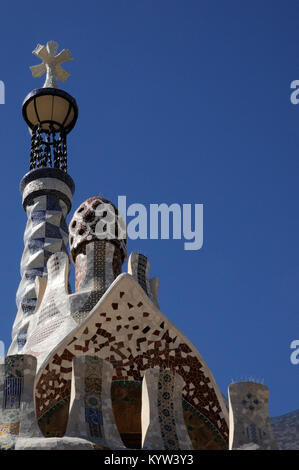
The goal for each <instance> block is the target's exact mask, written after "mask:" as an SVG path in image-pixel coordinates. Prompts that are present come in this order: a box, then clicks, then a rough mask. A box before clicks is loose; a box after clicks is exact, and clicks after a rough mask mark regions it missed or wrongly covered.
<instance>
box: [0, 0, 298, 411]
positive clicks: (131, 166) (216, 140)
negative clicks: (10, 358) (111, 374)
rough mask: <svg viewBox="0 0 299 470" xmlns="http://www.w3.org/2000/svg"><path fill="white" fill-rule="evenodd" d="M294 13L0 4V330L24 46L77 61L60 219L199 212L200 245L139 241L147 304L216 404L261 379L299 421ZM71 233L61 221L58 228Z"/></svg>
mask: <svg viewBox="0 0 299 470" xmlns="http://www.w3.org/2000/svg"><path fill="white" fill-rule="evenodd" d="M298 14H299V5H298V2H297V1H292V0H288V1H285V0H280V1H277V0H262V1H261V0H250V1H249V0H247V1H242V2H240V1H233V0H226V1H225V2H224V1H222V0H217V1H215V0H206V1H204V0H197V1H193V0H192V1H191V0H186V1H183V0H160V1H158V0H156V1H150V0H146V1H145V0H143V1H141V0H139V1H135V0H126V1H121V0H114V1H108V0H106V1H102V0H100V1H99V0H97V1H90V0H86V1H84V2H76V1H75V2H74V1H65V0H62V1H61V2H40V1H39V2H33V1H30V0H26V1H25V2H24V1H18V2H16V1H10V2H2V3H1V11H0V15H1V28H0V50H1V67H0V80H3V82H4V83H5V86H6V104H4V105H0V155H1V186H0V198H1V204H2V223H1V231H0V240H1V264H2V266H1V270H0V289H1V326H0V339H1V340H2V341H4V342H5V344H6V348H8V346H9V344H10V333H11V328H12V324H13V321H14V318H15V315H16V306H15V293H16V290H17V287H18V284H19V281H20V274H19V263H20V259H21V255H22V250H23V231H24V228H25V223H26V217H25V213H24V211H23V209H22V206H21V196H20V193H19V189H18V185H19V180H20V179H21V178H22V176H23V175H24V174H25V173H26V172H27V171H28V169H29V151H30V138H29V134H28V131H27V128H26V125H25V123H24V121H23V119H22V116H21V106H22V101H23V99H24V98H25V96H26V95H27V93H28V92H29V91H31V90H32V89H33V88H38V87H41V86H42V85H43V79H33V78H32V76H31V72H30V70H29V66H30V65H35V64H37V63H39V61H38V60H37V58H36V57H34V56H33V55H32V54H31V51H32V50H33V49H34V48H35V46H36V45H37V43H40V44H45V43H46V42H47V41H48V40H52V39H53V40H55V41H57V42H58V43H59V44H60V47H61V48H69V49H70V50H71V51H72V54H73V56H74V58H75V60H74V61H73V62H71V63H68V64H65V69H67V70H68V71H69V72H70V73H71V77H70V78H69V79H68V80H67V82H66V83H65V84H64V85H63V86H62V88H64V89H65V90H66V91H68V92H69V93H71V94H72V95H73V96H74V97H75V98H76V100H77V102H78V105H79V119H78V122H77V125H76V127H75V129H74V130H73V131H72V133H71V134H70V136H69V139H68V149H69V154H68V159H69V173H70V175H71V176H72V177H73V179H74V180H75V183H76V193H75V196H74V201H73V209H76V207H78V205H79V204H80V203H81V202H82V201H83V200H84V199H86V198H87V197H90V196H94V195H97V194H99V193H100V194H102V195H103V196H104V197H106V198H108V199H110V200H111V201H113V202H114V203H116V202H117V196H118V195H126V196H127V202H128V204H132V203H136V202H139V203H142V204H144V205H146V206H148V205H149V204H150V203H163V202H164V203H166V204H171V203H178V204H183V203H190V204H196V203H197V204H203V205H204V244H203V247H202V249H200V250H198V251H186V250H184V243H183V240H152V241H151V240H136V241H130V240H129V242H128V251H129V252H131V251H138V252H141V253H143V254H145V255H146V256H148V257H149V259H150V262H151V276H158V277H159V278H160V281H161V288H160V297H159V301H160V306H161V310H162V311H163V313H164V314H165V315H167V316H168V317H169V318H170V319H171V320H172V321H173V322H174V323H175V324H176V325H177V327H178V328H180V329H181V330H182V331H183V333H184V334H185V335H186V336H187V337H188V338H189V339H190V340H191V341H192V342H193V344H194V345H195V346H196V347H197V349H198V350H199V352H200V353H201V354H202V355H203V357H204V358H205V360H206V362H207V363H208V365H209V366H210V368H211V370H212V372H213V374H214V376H215V379H216V381H217V383H218V385H219V387H220V389H221V391H222V392H223V393H225V394H226V392H227V387H228V385H229V384H230V382H231V379H235V380H238V379H240V378H245V377H251V376H253V377H255V378H256V379H263V381H264V383H265V384H266V385H267V386H268V387H269V388H270V414H271V416H275V415H279V414H282V413H287V412H289V411H292V410H294V409H296V408H298V407H299V403H298V384H299V380H298V378H299V364H298V365H292V364H291V362H290V354H291V349H290V343H291V341H293V340H295V339H299V251H298V240H299V210H298V202H299V155H298V143H299V105H298V106H295V105H293V104H291V102H290V93H291V90H290V83H291V81H292V80H296V79H298V80H299V53H298V51H299V49H298V44H299V28H298ZM68 220H70V219H68Z"/></svg>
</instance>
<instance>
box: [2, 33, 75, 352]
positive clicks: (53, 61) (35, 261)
mask: <svg viewBox="0 0 299 470" xmlns="http://www.w3.org/2000/svg"><path fill="white" fill-rule="evenodd" d="M57 50H58V44H57V43H56V42H54V41H49V42H48V43H47V44H46V46H41V45H38V46H37V47H36V49H35V50H34V51H33V54H35V55H36V56H37V57H39V58H40V59H41V60H42V64H39V65H35V66H33V67H30V69H31V71H32V74H33V76H34V77H41V76H42V75H43V74H44V73H46V82H45V84H44V88H39V89H36V90H33V91H32V92H31V93H29V95H28V96H27V97H26V99H25V101H24V103H23V117H24V119H25V122H26V123H27V125H28V126H29V128H30V130H31V134H32V139H31V152H30V171H29V172H28V173H27V174H26V175H25V176H24V177H23V178H22V180H21V184H20V190H21V193H22V204H23V207H24V210H25V211H26V214H27V224H26V229H25V233H24V252H23V256H22V260H21V270H20V272H21V282H20V285H19V288H18V291H17V298H16V302H17V308H18V312H17V316H16V319H15V322H14V325H13V330H12V344H11V346H10V348H9V351H8V354H21V353H22V350H23V348H24V346H25V344H26V341H27V331H28V327H29V324H30V322H31V319H32V314H33V313H34V311H35V307H36V303H37V291H36V278H37V277H39V278H47V261H48V259H49V257H50V256H51V255H52V254H53V253H57V252H59V251H63V252H65V253H67V246H68V228H67V224H66V216H67V214H68V213H69V211H70V210H71V207H72V196H73V193H74V189H75V185H74V182H73V180H72V178H71V177H70V176H69V175H68V174H67V164H66V163H67V159H66V157H67V155H66V134H67V133H68V132H70V131H71V129H72V128H73V127H74V125H75V122H76V119H77V115H78V108H77V104H76V101H75V99H74V98H73V97H72V96H71V95H69V94H68V93H66V92H65V91H63V90H58V89H57V80H61V81H63V82H64V81H65V80H66V79H67V77H68V76H69V73H68V72H66V71H65V70H63V69H62V67H61V65H60V64H61V63H63V62H66V61H68V60H72V59H73V58H72V55H71V53H70V51H68V50H63V51H61V52H60V53H59V54H58V55H56V53H57Z"/></svg>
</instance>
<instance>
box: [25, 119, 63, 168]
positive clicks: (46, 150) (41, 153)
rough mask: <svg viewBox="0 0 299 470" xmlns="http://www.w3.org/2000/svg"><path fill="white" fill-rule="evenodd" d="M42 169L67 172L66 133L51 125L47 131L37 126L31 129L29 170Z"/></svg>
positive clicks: (39, 125)
mask: <svg viewBox="0 0 299 470" xmlns="http://www.w3.org/2000/svg"><path fill="white" fill-rule="evenodd" d="M42 167H53V168H59V169H60V170H63V171H65V172H66V171H67V147H66V132H65V131H64V129H63V128H62V129H60V130H57V129H55V128H54V127H53V125H51V124H50V125H49V129H44V128H42V126H41V124H38V125H37V126H35V127H34V128H33V129H32V137H31V151H30V170H34V169H35V168H42Z"/></svg>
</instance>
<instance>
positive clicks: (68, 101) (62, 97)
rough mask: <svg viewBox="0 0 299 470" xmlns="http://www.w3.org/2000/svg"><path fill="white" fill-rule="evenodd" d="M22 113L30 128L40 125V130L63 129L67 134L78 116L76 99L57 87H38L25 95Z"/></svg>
mask: <svg viewBox="0 0 299 470" xmlns="http://www.w3.org/2000/svg"><path fill="white" fill-rule="evenodd" d="M22 114H23V118H24V120H25V122H26V123H27V125H28V126H29V128H30V129H31V130H32V129H33V128H34V127H36V126H37V125H40V127H41V128H42V130H45V131H47V130H49V129H50V127H52V128H54V130H55V131H64V132H65V133H66V134H68V133H69V132H70V131H71V130H72V129H73V127H74V125H75V123H76V121H77V117H78V106H77V103H76V100H75V99H74V98H73V97H72V96H71V95H69V94H68V93H66V92H65V91H63V90H60V89H57V88H38V89H36V90H33V91H31V93H29V95H27V96H26V98H25V100H24V103H23V108H22Z"/></svg>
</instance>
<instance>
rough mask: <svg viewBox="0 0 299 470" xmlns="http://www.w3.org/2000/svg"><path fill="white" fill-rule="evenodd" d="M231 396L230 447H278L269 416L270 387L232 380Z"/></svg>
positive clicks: (231, 448)
mask: <svg viewBox="0 0 299 470" xmlns="http://www.w3.org/2000/svg"><path fill="white" fill-rule="evenodd" d="M228 396H229V448H230V450H237V449H239V448H242V447H243V446H248V445H250V446H252V444H257V445H258V446H259V448H260V449H262V450H272V449H277V444H276V442H275V439H274V435H273V432H272V428H271V424H270V418H269V390H268V388H267V387H266V386H265V385H261V384H258V383H255V382H238V383H233V384H231V385H230V386H229V389H228Z"/></svg>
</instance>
